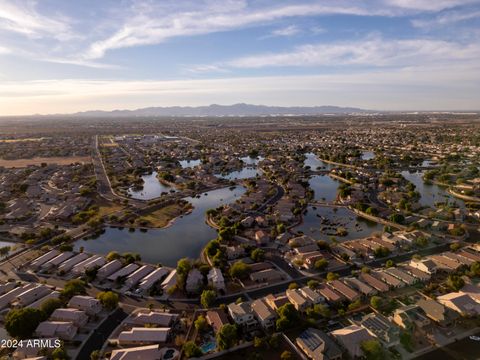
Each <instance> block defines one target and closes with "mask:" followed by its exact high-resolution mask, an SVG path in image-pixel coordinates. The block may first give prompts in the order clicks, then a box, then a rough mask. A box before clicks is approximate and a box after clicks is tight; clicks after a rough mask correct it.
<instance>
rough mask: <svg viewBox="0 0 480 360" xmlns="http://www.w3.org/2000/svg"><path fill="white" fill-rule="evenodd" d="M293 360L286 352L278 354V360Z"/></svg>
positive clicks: (289, 353)
mask: <svg viewBox="0 0 480 360" xmlns="http://www.w3.org/2000/svg"><path fill="white" fill-rule="evenodd" d="M293 359H295V358H294V357H293V354H292V353H291V352H290V351H288V350H285V351H284V352H282V353H281V354H280V360H293Z"/></svg>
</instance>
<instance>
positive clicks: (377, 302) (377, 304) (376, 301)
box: [370, 295, 383, 310]
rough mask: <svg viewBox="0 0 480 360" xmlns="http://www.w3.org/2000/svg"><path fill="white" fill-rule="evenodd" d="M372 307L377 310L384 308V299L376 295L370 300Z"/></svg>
mask: <svg viewBox="0 0 480 360" xmlns="http://www.w3.org/2000/svg"><path fill="white" fill-rule="evenodd" d="M370 305H371V306H372V307H373V308H374V309H376V310H378V309H380V308H381V307H382V306H383V298H381V297H380V296H375V295H374V296H372V297H371V298H370Z"/></svg>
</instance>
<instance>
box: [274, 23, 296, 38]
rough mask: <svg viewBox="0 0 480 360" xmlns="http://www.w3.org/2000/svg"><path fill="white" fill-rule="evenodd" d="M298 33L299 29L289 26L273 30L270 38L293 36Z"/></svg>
mask: <svg viewBox="0 0 480 360" xmlns="http://www.w3.org/2000/svg"><path fill="white" fill-rule="evenodd" d="M299 32H300V29H299V28H298V27H297V26H296V25H289V26H286V27H283V28H280V29H275V30H273V31H272V32H271V33H270V35H271V36H293V35H296V34H298V33H299Z"/></svg>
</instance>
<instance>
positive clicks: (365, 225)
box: [294, 206, 383, 242]
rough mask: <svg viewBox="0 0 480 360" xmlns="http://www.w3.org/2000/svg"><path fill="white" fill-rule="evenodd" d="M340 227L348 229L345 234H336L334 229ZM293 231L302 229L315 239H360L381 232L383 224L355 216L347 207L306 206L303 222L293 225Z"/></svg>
mask: <svg viewBox="0 0 480 360" xmlns="http://www.w3.org/2000/svg"><path fill="white" fill-rule="evenodd" d="M339 227H342V228H344V229H345V230H347V231H348V234H347V235H346V236H338V235H337V234H336V229H337V228H339ZM294 230H295V231H302V232H303V233H304V234H305V235H308V236H311V237H312V238H314V239H316V240H329V238H330V236H334V237H335V239H337V240H338V241H340V242H341V241H346V240H353V239H360V238H364V237H367V236H370V235H372V234H373V233H374V232H382V231H383V225H381V224H377V223H375V222H371V221H368V220H365V219H362V218H359V217H357V215H356V214H355V213H353V212H352V211H350V210H349V209H347V208H333V207H326V206H318V207H317V208H316V209H314V207H313V206H309V207H308V208H307V214H305V215H304V216H303V223H302V224H301V225H300V226H297V227H295V229H294Z"/></svg>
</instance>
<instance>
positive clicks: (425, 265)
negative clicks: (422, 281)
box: [409, 259, 437, 275]
mask: <svg viewBox="0 0 480 360" xmlns="http://www.w3.org/2000/svg"><path fill="white" fill-rule="evenodd" d="M409 266H410V267H412V268H414V269H418V270H420V271H422V272H424V273H427V274H429V275H433V274H435V273H436V272H437V264H436V263H435V262H434V261H432V260H431V259H419V260H417V259H412V260H411V261H410V263H409Z"/></svg>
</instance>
